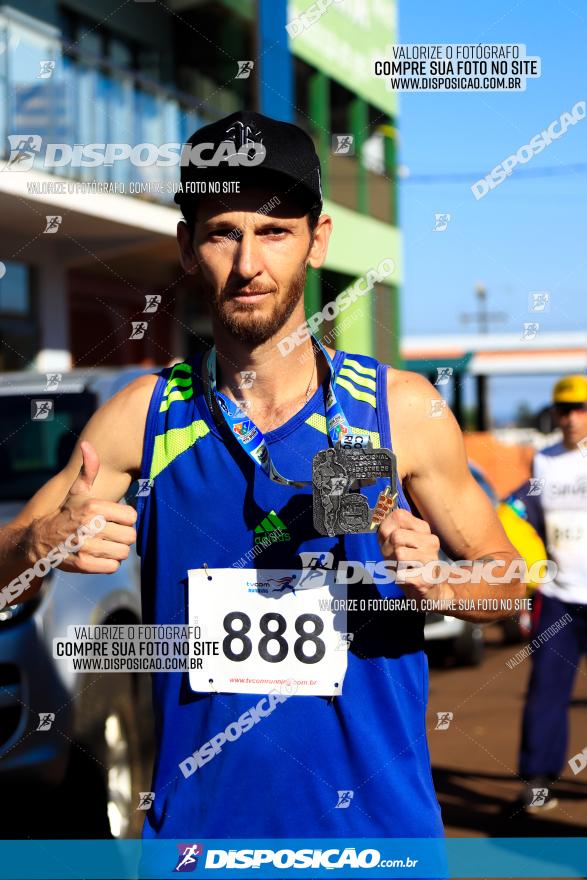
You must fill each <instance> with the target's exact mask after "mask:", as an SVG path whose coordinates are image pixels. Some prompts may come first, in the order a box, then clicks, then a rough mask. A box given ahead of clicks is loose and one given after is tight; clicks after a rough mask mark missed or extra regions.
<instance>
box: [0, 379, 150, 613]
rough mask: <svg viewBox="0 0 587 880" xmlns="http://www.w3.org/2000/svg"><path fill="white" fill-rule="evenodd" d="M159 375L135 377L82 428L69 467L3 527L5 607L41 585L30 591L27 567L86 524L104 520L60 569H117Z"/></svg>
mask: <svg viewBox="0 0 587 880" xmlns="http://www.w3.org/2000/svg"><path fill="white" fill-rule="evenodd" d="M155 381H156V376H154V375H153V374H150V375H147V376H141V377H139V378H138V379H135V380H134V381H133V382H131V383H130V384H129V385H127V386H126V387H125V388H123V389H122V390H121V391H119V392H118V394H116V395H115V396H114V397H112V398H111V399H110V400H108V401H107V402H106V403H105V404H104V405H103V406H102V407H100V409H99V410H97V411H96V412H95V413H94V414H93V416H92V417H91V419H90V420H89V421H88V423H87V425H86V426H85V428H84V429H83V431H82V433H81V435H80V437H79V439H78V442H77V443H76V446H75V449H74V450H73V452H72V454H71V458H70V459H69V462H68V463H67V465H66V466H65V467H64V468H63V470H62V471H60V472H59V473H58V474H56V475H55V476H54V477H52V479H50V480H49V481H48V482H47V483H45V485H44V486H42V487H41V489H39V491H38V492H37V493H36V494H35V495H34V496H33V497H32V498H31V499H30V501H29V502H28V503H27V504H26V505H25V506H24V507H23V508H22V510H21V511H20V512H19V513H18V514H17V516H16V517H14V519H13V520H12V521H11V522H10V523H9V524H8V525H7V526H5V527H4V528H3V529H1V530H0V588H3V590H2V591H1V592H2V600H3V601H2V603H1V604H2V605H4V604H8V605H10V604H14V603H15V602H22V601H23V600H24V599H28V598H30V597H31V596H33V595H34V594H35V593H36V592H37V591H38V590H39V588H40V586H41V583H42V577H34V578H33V579H32V580H30V581H29V582H28V586H26V589H24V590H23V582H22V581H20V580H19V577H20V575H21V574H22V573H23V572H26V571H29V570H30V569H32V567H33V566H34V564H35V563H36V562H37V561H38V560H40V559H43V558H46V557H47V555H48V554H49V552H50V551H51V550H52V549H53V548H56V547H58V545H59V544H62V543H63V542H64V541H65V540H66V539H68V538H70V536H72V535H75V534H76V531H77V529H79V528H80V526H82V525H84V526H87V525H88V523H89V522H90V521H92V520H93V519H94V517H104V519H105V521H106V524H105V526H104V528H102V529H101V530H100V531H99V533H97V534H96V535H94V536H92V537H86V538H85V540H84V543H83V546H82V547H81V549H80V550H79V551H78V552H74V553H70V554H69V555H68V556H67V557H66V559H65V560H64V561H63V562H62V563H61V564H60V565H58V566H57V567H58V568H61V569H63V570H65V571H79V572H87V573H96V572H102V573H111V572H114V571H116V570H117V569H118V568H119V566H120V562H121V561H122V560H123V559H126V557H127V556H128V553H129V547H130V545H131V544H132V543H134V541H135V540H136V532H135V529H134V528H133V526H134V523H135V521H136V511H135V510H134V509H133V508H132V507H130V505H127V504H118V503H116V502H118V501H119V499H120V498H122V496H123V495H124V493H125V492H126V491H127V489H128V487H129V485H130V483H131V482H132V480H133V479H134V478H135V476H136V475H138V472H139V469H140V463H141V456H142V447H143V436H144V428H145V420H146V413H147V409H148V405H149V399H150V396H151V393H152V391H153V388H154V385H155Z"/></svg>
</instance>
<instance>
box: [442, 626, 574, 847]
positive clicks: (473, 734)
mask: <svg viewBox="0 0 587 880" xmlns="http://www.w3.org/2000/svg"><path fill="white" fill-rule="evenodd" d="M485 639H486V644H487V652H486V659H485V660H484V662H483V664H482V665H481V666H479V667H477V668H446V669H445V668H434V667H431V669H430V697H429V704H428V715H427V727H428V739H429V744H430V753H431V757H432V767H433V776H434V781H435V784H436V790H437V794H438V800H439V802H440V805H441V807H442V815H443V819H444V824H445V828H446V833H447V836H449V837H539V836H540V837H559V836H560V837H567V836H581V837H582V836H587V768H585V770H583V771H582V772H580V773H578V774H577V775H574V774H573V771H572V770H571V768H570V767H569V766H568V764H567V765H565V769H564V771H563V773H562V776H561V778H560V780H559V781H558V782H557V784H556V785H553V786H552V789H553V792H554V793H555V794H556V796H557V798H558V799H559V805H558V807H555V808H554V809H552V810H549V811H548V812H547V813H545V814H542V815H537V814H530V815H528V814H526V813H525V812H524V811H521V810H520V809H519V808H517V807H516V806H515V801H516V797H517V796H518V794H519V792H520V789H521V783H520V780H519V777H518V776H517V752H518V744H519V739H520V724H521V717H522V709H523V705H524V693H525V690H526V686H527V682H528V677H529V674H530V664H531V659H527V660H525V661H523V662H522V663H520V665H518V666H516V667H515V668H513V669H509V668H508V667H507V666H506V660H508V659H509V658H510V657H512V656H513V655H514V654H516V652H517V651H519V650H520V649H521V648H522V647H523V643H521V644H516V645H504V644H503V638H502V635H501V631H500V630H499V629H498V627H496V626H494V625H491V626H488V627H486V629H485ZM438 712H452V713H453V716H454V717H453V719H452V720H451V721H450V724H449V726H448V728H447V729H445V730H436V729H435V727H436V725H437V721H438V719H437V714H436V713H438ZM570 725H571V731H570V741H569V750H568V756H567V757H568V758H570V757H571V756H572V755H575V754H577V753H578V752H580V751H581V750H582V749H584V748H585V747H586V746H587V664H586V663H585V658H583V660H582V664H581V666H580V667H579V669H578V671H577V677H576V681H575V690H574V694H573V700H572V704H571V710H570Z"/></svg>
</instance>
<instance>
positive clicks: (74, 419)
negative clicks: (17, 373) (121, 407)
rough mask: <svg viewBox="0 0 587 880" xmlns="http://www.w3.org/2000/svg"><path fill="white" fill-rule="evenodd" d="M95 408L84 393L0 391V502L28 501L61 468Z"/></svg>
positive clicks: (90, 397) (91, 398) (90, 398)
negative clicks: (8, 392)
mask: <svg viewBox="0 0 587 880" xmlns="http://www.w3.org/2000/svg"><path fill="white" fill-rule="evenodd" d="M47 402H48V403H47ZM95 408H96V398H95V396H94V395H93V394H91V393H89V392H82V393H76V394H54V395H51V394H50V393H47V392H45V393H44V394H42V395H40V394H22V395H6V396H5V395H0V425H1V426H2V430H1V442H0V474H1V478H0V501H28V499H29V498H31V496H32V495H34V494H35V492H37V490H38V489H40V488H41V486H42V485H43V484H44V483H46V482H47V480H49V479H50V478H51V477H52V476H54V475H55V474H56V473H57V472H58V471H60V470H62V468H63V467H65V465H66V464H67V462H68V461H69V458H70V456H71V453H72V452H73V449H74V446H75V444H76V442H77V439H78V437H79V435H80V433H81V431H82V429H83V427H84V425H85V424H86V422H87V421H88V419H89V418H90V416H91V415H92V413H93V412H94V409H95Z"/></svg>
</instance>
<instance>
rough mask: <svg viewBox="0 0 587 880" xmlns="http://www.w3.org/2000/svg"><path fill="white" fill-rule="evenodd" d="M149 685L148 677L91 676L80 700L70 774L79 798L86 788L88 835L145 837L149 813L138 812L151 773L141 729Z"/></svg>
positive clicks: (88, 677)
mask: <svg viewBox="0 0 587 880" xmlns="http://www.w3.org/2000/svg"><path fill="white" fill-rule="evenodd" d="M147 683H148V679H147V676H140V677H136V678H135V677H133V676H132V675H131V674H126V673H124V674H123V673H117V674H112V675H109V674H107V673H106V674H102V675H100V676H94V677H93V678H92V677H91V676H86V678H85V680H84V682H83V685H82V687H81V688H80V690H79V691H78V693H79V696H78V697H77V698H76V699H75V701H74V709H75V718H76V721H75V736H74V745H73V746H72V753H71V763H70V772H69V774H68V776H69V784H70V785H73V786H74V787H75V788H77V789H78V794H79V793H82V792H80V791H79V788H80V786H83V797H84V801H85V803H86V804H87V806H88V810H87V814H86V824H89V825H91V826H92V827H91V828H90V829H89V830H90V831H91V833H88V834H87V836H88V837H98V836H103V837H114V838H137V837H140V834H141V829H142V824H143V820H144V818H145V813H144V811H143V810H138V809H137V807H138V803H139V792H140V791H148V789H149V787H150V786H149V785H148V784H147V782H148V781H149V775H150V770H151V768H150V766H149V765H148V762H147V761H146V760H145V759H144V757H143V756H145V755H146V754H148V751H149V749H148V743H147V742H146V741H145V740H143V741H141V736H142V735H143V721H142V720H141V729H140V730H139V726H138V719H139V718H140V719H144V718H145V713H144V707H143V708H141V703H142V699H141V697H143V699H144V697H145V696H146V695H145V694H144V693H143V692H144V685H146V684H147ZM146 717H147V718H148V717H149V715H147V716H146ZM72 777H73V778H72Z"/></svg>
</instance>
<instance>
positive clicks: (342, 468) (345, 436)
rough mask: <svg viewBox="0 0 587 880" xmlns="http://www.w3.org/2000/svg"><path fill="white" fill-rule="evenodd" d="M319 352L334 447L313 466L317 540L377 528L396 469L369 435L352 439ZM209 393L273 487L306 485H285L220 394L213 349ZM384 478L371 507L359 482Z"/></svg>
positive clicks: (253, 429) (255, 433) (255, 435)
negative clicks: (275, 485) (326, 378)
mask: <svg viewBox="0 0 587 880" xmlns="http://www.w3.org/2000/svg"><path fill="white" fill-rule="evenodd" d="M313 341H314V342H315V343H316V345H317V346H318V347H319V348H320V350H321V352H322V354H323V355H324V357H325V358H326V362H327V364H328V366H329V368H330V381H329V387H328V394H327V396H326V425H327V428H328V436H329V437H330V441H331V443H332V448H329V449H323V450H321V451H320V452H317V453H316V455H315V456H314V459H313V461H312V481H311V482H312V504H313V514H314V528H315V529H316V531H317V532H319V533H320V534H321V535H330V536H334V535H346V534H351V533H352V534H356V533H358V532H369V531H371V530H373V529H376V528H377V527H378V526H379V525H380V524H381V522H382V521H383V519H384V518H385V516H386V515H387V514H388V513H389V511H390V510H392V509H393V507H394V505H395V503H396V500H397V491H396V485H397V468H396V460H395V455H394V454H393V452H392V451H391V449H373V444H372V443H371V439H370V437H369V435H368V434H353V433H352V432H351V430H350V427H349V424H348V422H347V420H346V417H345V415H344V412H343V410H342V407H341V406H340V404H339V402H338V400H337V397H336V393H335V386H336V373H335V370H334V365H333V363H332V360H331V358H330V355H329V354H328V352H327V351H326V349H325V348H324V346H323V345H322V344H321V343H320V342H319V341H318V340H317V339H314V340H313ZM207 365H208V379H209V383H210V391H211V394H212V396H213V397H214V399H215V400H216V402H217V404H218V408H219V410H220V412H221V413H222V416H223V417H224V420H225V422H226V424H227V425H228V427H229V428H230V431H231V433H232V435H233V436H234V437H235V438H236V440H237V441H238V443H239V444H240V446H241V448H242V449H243V450H244V451H245V452H246V453H247V455H248V456H249V457H250V458H252V459H253V461H254V462H255V464H256V465H257V466H258V467H260V468H261V469H262V470H263V471H264V473H265V474H266V475H267V476H268V477H269V478H270V479H271V480H273V481H274V482H276V483H279V484H281V485H282V486H292V487H294V488H304V487H306V486H309V485H310V481H308V480H289V479H288V478H287V477H284V476H283V475H282V474H280V473H279V471H278V470H277V468H276V467H275V465H274V464H273V462H272V460H271V455H270V453H269V449H268V447H267V443H266V441H265V437H264V436H263V432H262V431H261V430H260V428H258V427H257V426H256V425H255V423H254V422H253V420H252V419H251V418H249V416H248V415H246V413H244V412H243V410H241V409H240V407H239V406H237V404H235V403H234V402H233V401H232V400H230V399H229V398H228V397H226V395H224V394H222V392H220V391H218V388H217V384H216V349H215V347H213V348H212V349H211V350H210V352H209V354H208V362H207ZM381 477H387V479H388V480H389V483H388V485H387V486H386V487H385V489H384V490H383V491H382V492H380V494H379V497H378V499H377V503H376V505H375V507H374V508H370V507H369V501H368V499H367V496H366V495H362V494H361V493H360V492H359V491H358V487H359V485H360V484H361V483H373V482H374V481H375V480H377V479H379V478H381Z"/></svg>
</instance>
